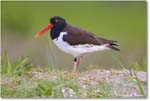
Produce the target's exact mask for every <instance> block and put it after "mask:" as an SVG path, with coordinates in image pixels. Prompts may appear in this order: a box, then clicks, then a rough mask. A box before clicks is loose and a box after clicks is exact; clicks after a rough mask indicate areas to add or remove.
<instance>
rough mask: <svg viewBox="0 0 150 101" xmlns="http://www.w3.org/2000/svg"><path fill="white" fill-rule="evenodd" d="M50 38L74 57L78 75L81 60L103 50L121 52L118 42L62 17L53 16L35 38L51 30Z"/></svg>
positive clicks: (73, 71) (74, 65)
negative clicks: (71, 23) (70, 22)
mask: <svg viewBox="0 0 150 101" xmlns="http://www.w3.org/2000/svg"><path fill="white" fill-rule="evenodd" d="M50 29H51V31H50V37H51V39H52V41H53V42H54V43H55V44H56V46H57V47H58V48H59V49H60V50H62V51H63V52H65V53H68V54H70V55H72V56H73V57H74V64H73V69H72V73H73V74H75V73H77V69H78V66H79V64H80V61H81V59H82V58H83V57H84V56H86V55H87V54H89V53H92V52H96V51H103V50H109V49H112V50H115V51H120V49H119V48H118V44H117V41H114V40H108V39H105V38H102V37H98V36H96V35H95V34H93V33H92V32H88V31H86V30H84V29H82V28H79V27H76V26H73V25H70V24H68V22H67V21H66V20H65V19H64V18H63V17H60V16H53V17H51V18H50V22H49V24H48V25H47V26H45V27H44V28H43V29H41V30H40V31H39V32H37V33H36V35H35V38H38V37H39V36H41V35H43V34H44V33H45V32H47V31H48V30H50Z"/></svg>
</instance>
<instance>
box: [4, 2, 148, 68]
mask: <svg viewBox="0 0 150 101" xmlns="http://www.w3.org/2000/svg"><path fill="white" fill-rule="evenodd" d="M1 4H2V6H1V8H2V9H1V11H2V12H1V19H2V20H1V21H2V22H1V26H2V55H3V53H4V50H5V49H6V50H7V51H8V54H9V56H10V60H11V62H13V61H15V60H16V59H17V58H19V57H22V56H25V57H26V56H29V57H31V59H32V62H33V64H34V65H40V66H42V67H54V68H65V69H72V63H73V57H72V56H70V55H68V54H65V53H63V52H61V51H60V50H59V49H58V48H57V47H56V46H55V45H54V44H53V43H52V41H51V39H50V37H49V32H47V34H45V35H43V36H42V37H40V38H39V39H35V38H34V35H35V34H36V32H38V31H39V30H40V29H41V28H43V27H44V26H45V25H47V24H48V23H49V18H50V17H52V16H56V15H57V16H61V17H64V18H65V19H66V20H67V22H68V23H69V24H72V25H75V26H78V27H81V28H84V29H86V30H87V31H90V32H93V33H95V34H96V35H97V36H101V37H104V38H107V39H112V40H117V41H118V44H119V45H120V46H119V48H120V50H121V51H120V52H115V51H112V52H113V54H114V55H115V57H116V58H117V59H119V61H121V63H122V64H124V65H125V66H126V67H127V68H130V67H131V65H132V64H134V63H136V62H137V63H138V64H139V65H140V66H144V67H146V55H147V54H146V50H147V49H146V42H147V11H146V2H145V1H143V2H142V1H139V2H138V1H134V2H129V1H128V2H127V1H124V2H120V1H112V2H110V1H109V2H102V1H91V2H81V1H80V2H79V1H78V2H75V1H71V2H68V1H66V2H60V1H58V2H56V1H55V2H54V1H45V2H43V1H30V2H25V1H22V2H19V1H13V2H12V1H2V3H1ZM2 59H3V58H2ZM89 65H99V66H101V67H103V68H120V65H119V64H118V62H117V61H116V60H115V59H114V58H113V57H112V56H111V55H110V54H109V53H108V51H104V52H96V53H92V54H89V55H88V56H87V57H85V58H84V59H83V61H82V63H81V65H80V68H79V69H80V70H84V69H85V68H86V67H88V66H89Z"/></svg>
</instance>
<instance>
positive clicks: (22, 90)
mask: <svg viewBox="0 0 150 101" xmlns="http://www.w3.org/2000/svg"><path fill="white" fill-rule="evenodd" d="M3 57H4V58H3V61H2V66H1V76H2V81H1V97H2V98H65V93H67V91H66V92H65V93H63V92H62V90H63V89H71V90H72V91H69V90H68V92H70V93H68V94H70V95H68V96H70V97H79V98H119V97H120V95H119V94H120V93H119V90H118V92H117V93H118V94H115V93H114V92H112V89H113V87H114V84H113V83H104V82H100V83H98V85H96V86H90V83H92V82H93V81H90V79H88V81H87V80H83V82H84V84H85V85H86V86H89V87H87V88H86V89H83V88H82V87H81V85H79V81H78V80H79V79H78V78H77V77H74V76H72V75H70V73H68V72H67V71H63V70H53V69H50V68H48V67H47V68H42V67H36V66H34V65H32V63H31V59H30V58H28V57H22V58H20V59H18V60H16V61H15V62H14V63H12V64H11V63H10V60H9V55H8V53H7V52H6V51H5V55H4V56H3ZM93 67H95V66H93ZM93 67H92V66H90V69H89V70H87V72H89V73H90V71H91V70H92V69H93ZM83 74H84V73H83ZM112 75H113V74H112ZM81 77H82V76H81ZM127 79H128V78H127ZM130 82H132V83H133V82H134V84H135V86H136V87H137V88H138V90H139V92H140V95H142V96H143V98H145V97H146V94H145V92H144V89H143V84H142V83H141V82H140V80H139V79H138V78H137V76H136V74H135V78H132V80H131V81H130ZM127 83H128V82H127ZM123 84H124V83H123V82H120V84H119V85H123ZM117 87H118V86H117Z"/></svg>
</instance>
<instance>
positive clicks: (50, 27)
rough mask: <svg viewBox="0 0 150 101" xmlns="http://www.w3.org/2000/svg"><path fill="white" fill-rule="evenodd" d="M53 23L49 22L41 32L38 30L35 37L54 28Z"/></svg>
mask: <svg viewBox="0 0 150 101" xmlns="http://www.w3.org/2000/svg"><path fill="white" fill-rule="evenodd" d="M52 28H53V25H52V24H48V25H47V26H46V27H44V28H43V29H42V30H41V31H40V32H38V33H37V34H36V35H35V38H38V37H39V36H41V35H43V34H44V33H45V32H47V31H48V30H49V29H52Z"/></svg>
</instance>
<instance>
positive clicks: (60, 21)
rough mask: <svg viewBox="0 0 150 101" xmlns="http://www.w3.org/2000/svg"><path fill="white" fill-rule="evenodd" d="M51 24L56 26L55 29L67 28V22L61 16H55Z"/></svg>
mask: <svg viewBox="0 0 150 101" xmlns="http://www.w3.org/2000/svg"><path fill="white" fill-rule="evenodd" d="M50 23H51V24H53V25H54V27H60V28H62V27H65V26H66V24H67V23H66V21H65V19H63V18H62V17H59V16H54V17H52V18H50Z"/></svg>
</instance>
